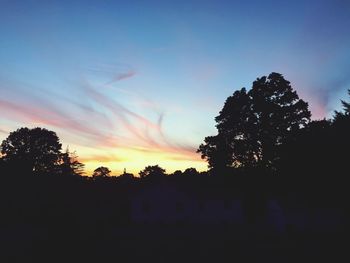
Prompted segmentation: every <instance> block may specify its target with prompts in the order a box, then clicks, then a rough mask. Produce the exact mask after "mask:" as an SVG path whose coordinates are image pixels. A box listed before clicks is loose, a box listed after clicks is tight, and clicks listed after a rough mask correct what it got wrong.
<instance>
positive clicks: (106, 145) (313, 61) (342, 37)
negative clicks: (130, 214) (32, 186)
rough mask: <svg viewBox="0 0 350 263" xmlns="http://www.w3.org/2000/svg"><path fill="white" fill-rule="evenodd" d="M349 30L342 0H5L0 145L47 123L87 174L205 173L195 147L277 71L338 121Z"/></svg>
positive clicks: (349, 5)
mask: <svg viewBox="0 0 350 263" xmlns="http://www.w3.org/2000/svg"><path fill="white" fill-rule="evenodd" d="M72 2H73V3H72ZM349 27H350V2H348V1H340V0H336V1H334V0H333V1H189V0H188V1H4V0H0V109H1V115H0V139H3V138H5V137H6V136H7V134H8V132H9V131H12V130H14V129H17V128H18V127H22V126H29V127H34V126H43V127H47V128H50V129H52V130H55V131H56V132H57V133H58V135H59V136H60V138H61V140H62V142H63V143H64V145H65V146H66V145H69V147H70V148H71V149H72V150H77V153H78V155H79V156H80V157H81V159H82V161H84V162H85V163H86V164H87V168H88V170H93V169H94V168H95V166H97V165H107V166H109V167H111V168H112V170H113V171H114V172H115V173H119V172H120V171H122V170H123V168H124V167H126V168H127V169H129V170H131V171H133V172H137V171H138V170H140V169H141V168H143V167H144V166H145V165H146V164H157V163H158V164H160V165H161V166H164V167H165V168H167V170H168V171H169V172H171V171H173V170H175V169H185V168H186V167H189V166H193V167H196V168H198V169H205V167H206V164H205V163H204V162H203V161H201V160H200V158H199V156H198V154H195V153H194V151H195V149H196V148H197V146H198V145H199V144H200V143H201V141H202V140H203V138H204V137H205V136H207V135H211V134H214V133H215V127H214V124H215V123H214V117H215V116H216V115H217V114H218V112H219V111H220V109H221V108H222V106H223V103H224V101H225V99H226V98H227V97H228V96H229V95H231V94H232V93H233V92H234V91H235V90H236V89H239V88H241V87H247V88H250V87H251V83H252V82H253V81H254V80H255V79H256V78H257V77H260V76H263V75H267V74H269V73H270V72H272V71H275V72H279V73H282V74H283V75H284V76H285V78H286V79H288V80H289V81H291V83H292V86H293V88H294V89H296V90H297V92H298V94H299V96H300V97H302V98H303V99H304V100H306V101H308V102H309V106H310V109H311V111H312V113H313V118H314V119H318V118H324V117H331V116H332V113H333V110H335V109H339V108H340V99H345V98H346V97H347V95H346V90H347V89H348V88H350V48H349V47H350V32H349Z"/></svg>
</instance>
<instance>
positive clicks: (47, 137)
mask: <svg viewBox="0 0 350 263" xmlns="http://www.w3.org/2000/svg"><path fill="white" fill-rule="evenodd" d="M61 147H62V145H61V143H60V141H59V138H58V137H57V135H56V133H55V132H53V131H49V130H47V129H43V128H39V127H38V128H33V129H29V128H20V129H17V130H16V131H13V132H11V133H10V135H9V136H8V137H7V138H6V139H5V140H4V141H3V142H2V143H1V154H2V155H3V157H2V159H3V160H4V161H5V162H17V163H20V164H21V165H23V166H25V167H26V168H28V169H29V170H30V171H34V172H53V171H54V170H55V167H57V165H58V164H59V161H60V157H61Z"/></svg>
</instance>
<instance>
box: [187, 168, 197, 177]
mask: <svg viewBox="0 0 350 263" xmlns="http://www.w3.org/2000/svg"><path fill="white" fill-rule="evenodd" d="M183 175H184V176H198V175H199V172H198V171H197V169H196V168H192V167H191V168H187V169H186V170H185V171H184V172H183Z"/></svg>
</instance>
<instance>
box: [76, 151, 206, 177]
mask: <svg viewBox="0 0 350 263" xmlns="http://www.w3.org/2000/svg"><path fill="white" fill-rule="evenodd" d="M78 148H79V149H78ZM75 149H77V154H78V160H79V161H81V162H82V163H84V164H85V172H86V175H88V176H90V175H91V174H92V173H93V171H94V170H95V169H96V168H97V167H99V166H106V167H108V168H109V169H110V170H111V171H112V173H111V174H112V175H120V174H122V173H123V171H124V168H125V169H126V171H127V172H128V173H133V174H134V175H135V176H138V173H139V171H141V170H143V169H144V168H145V167H146V166H148V165H159V166H160V167H162V168H164V169H166V172H167V173H172V172H174V171H176V170H182V171H183V170H185V169H187V168H190V167H193V168H196V169H197V170H198V171H205V170H207V163H206V162H205V161H204V160H202V159H201V158H200V155H199V154H197V153H191V152H185V153H184V152H167V151H164V152H163V151H161V150H159V151H158V150H154V151H148V150H147V149H142V148H139V149H137V148H136V149H133V148H118V149H115V150H111V149H108V150H107V149H105V150H103V149H91V148H82V147H79V146H77V147H76V148H75Z"/></svg>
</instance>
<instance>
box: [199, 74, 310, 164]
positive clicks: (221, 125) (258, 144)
mask: <svg viewBox="0 0 350 263" xmlns="http://www.w3.org/2000/svg"><path fill="white" fill-rule="evenodd" d="M310 116H311V113H310V111H309V110H308V104H307V103H306V102H304V101H303V100H301V99H299V97H298V95H297V93H296V91H294V90H293V89H292V87H291V85H290V82H289V81H287V80H285V79H284V77H283V76H282V75H281V74H279V73H271V74H270V75H269V76H268V77H266V76H264V77H261V78H258V79H257V80H256V81H254V82H253V87H252V89H251V90H250V91H249V92H247V91H246V89H245V88H242V89H241V90H239V91H236V92H234V93H233V95H232V96H230V97H228V98H227V100H226V102H225V105H224V107H223V109H222V110H221V111H220V113H219V116H217V117H216V118H215V121H216V122H217V125H216V128H217V129H218V134H217V135H216V136H209V137H206V138H205V139H204V144H201V145H200V146H199V149H198V152H200V153H201V155H202V158H204V159H206V160H207V161H208V162H209V167H211V168H219V169H224V168H225V167H251V166H256V165H261V166H262V167H273V166H274V163H275V161H276V159H277V158H278V155H277V154H278V148H279V146H280V145H281V144H282V143H283V142H284V141H285V140H286V139H287V138H288V137H289V136H291V135H292V134H294V133H295V132H296V131H297V130H299V129H301V128H303V127H305V125H306V124H307V123H308V122H309V120H310Z"/></svg>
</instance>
